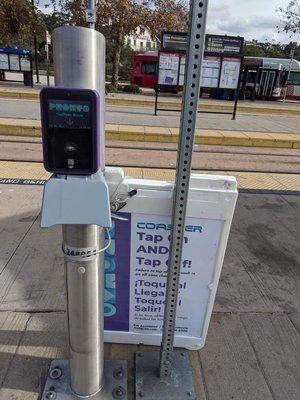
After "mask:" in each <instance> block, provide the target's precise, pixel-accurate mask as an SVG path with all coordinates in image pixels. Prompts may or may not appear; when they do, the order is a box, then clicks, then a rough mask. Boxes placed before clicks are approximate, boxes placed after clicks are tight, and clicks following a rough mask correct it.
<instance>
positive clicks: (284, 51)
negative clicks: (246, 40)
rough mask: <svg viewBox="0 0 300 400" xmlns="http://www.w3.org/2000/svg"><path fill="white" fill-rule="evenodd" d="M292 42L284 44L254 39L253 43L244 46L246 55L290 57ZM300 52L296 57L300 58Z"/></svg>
mask: <svg viewBox="0 0 300 400" xmlns="http://www.w3.org/2000/svg"><path fill="white" fill-rule="evenodd" d="M291 47H292V44H291V43H290V44H288V45H282V44H280V43H269V42H265V43H258V42H257V41H256V40H252V42H251V44H246V45H245V46H244V55H245V56H248V57H266V58H289V57H290V50H291ZM299 56H300V55H299V54H298V55H297V54H295V58H296V59H299Z"/></svg>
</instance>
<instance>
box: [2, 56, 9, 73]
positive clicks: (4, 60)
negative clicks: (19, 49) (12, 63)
mask: <svg viewBox="0 0 300 400" xmlns="http://www.w3.org/2000/svg"><path fill="white" fill-rule="evenodd" d="M0 69H2V70H9V64H8V54H1V53H0Z"/></svg>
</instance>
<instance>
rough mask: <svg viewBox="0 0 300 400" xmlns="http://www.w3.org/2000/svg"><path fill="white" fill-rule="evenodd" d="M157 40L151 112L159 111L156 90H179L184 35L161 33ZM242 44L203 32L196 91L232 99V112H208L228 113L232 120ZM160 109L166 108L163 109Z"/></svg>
mask: <svg viewBox="0 0 300 400" xmlns="http://www.w3.org/2000/svg"><path fill="white" fill-rule="evenodd" d="M161 43H162V46H161V50H160V51H159V54H158V73H157V84H156V87H155V115H157V111H160V110H162V109H160V108H159V107H158V97H159V93H160V92H162V91H165V90H168V91H170V92H172V91H174V92H175V93H176V92H179V91H182V90H183V82H184V74H185V65H186V51H187V35H186V33H182V32H163V34H162V41H161ZM243 44H244V39H243V38H242V37H238V36H222V35H206V39H205V51H204V57H203V64H202V73H201V84H200V85H201V89H200V93H204V92H209V93H210V94H211V96H212V97H214V98H218V99H228V100H230V99H234V108H233V111H232V112H230V113H228V112H215V111H210V112H211V113H212V112H213V113H218V114H220V113H222V114H231V115H232V116H233V119H235V117H236V110H237V103H238V98H239V88H240V81H241V71H242V64H243V56H242V50H243ZM163 110H165V111H166V109H165V108H164V109H163ZM167 111H175V110H173V109H168V110H167ZM199 112H201V111H199ZM205 112H207V111H205Z"/></svg>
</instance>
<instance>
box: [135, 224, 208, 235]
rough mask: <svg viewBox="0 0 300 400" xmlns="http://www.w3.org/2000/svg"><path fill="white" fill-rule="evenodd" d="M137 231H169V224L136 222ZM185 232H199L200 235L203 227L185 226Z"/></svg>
mask: <svg viewBox="0 0 300 400" xmlns="http://www.w3.org/2000/svg"><path fill="white" fill-rule="evenodd" d="M137 227H138V229H151V230H156V231H159V230H161V231H170V230H171V224H154V223H153V222H138V223H137ZM184 230H185V232H199V233H202V231H203V227H202V226H200V225H186V226H185V228H184Z"/></svg>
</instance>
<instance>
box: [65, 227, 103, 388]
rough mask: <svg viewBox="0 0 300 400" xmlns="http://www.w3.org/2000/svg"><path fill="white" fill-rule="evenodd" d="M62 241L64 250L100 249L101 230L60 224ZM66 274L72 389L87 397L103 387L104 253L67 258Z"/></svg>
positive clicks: (101, 240)
mask: <svg viewBox="0 0 300 400" xmlns="http://www.w3.org/2000/svg"><path fill="white" fill-rule="evenodd" d="M63 242H64V246H65V247H67V248H80V247H81V248H88V247H89V248H91V247H93V248H95V249H99V247H100V248H103V247H104V232H103V228H98V227H97V226H95V225H63ZM65 271H66V287H67V312H68V328H69V346H70V359H69V362H70V379H71V387H72V389H73V391H74V392H75V393H76V394H79V395H81V396H88V395H92V394H94V393H96V392H98V391H99V390H100V389H101V388H102V386H103V384H104V381H103V363H104V358H103V354H104V344H103V293H104V289H103V281H104V254H103V253H102V254H101V255H100V256H99V255H98V256H95V257H94V258H93V259H92V260H91V261H88V258H86V259H85V260H84V261H83V259H82V260H78V261H77V260H68V259H67V258H66V260H65Z"/></svg>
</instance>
